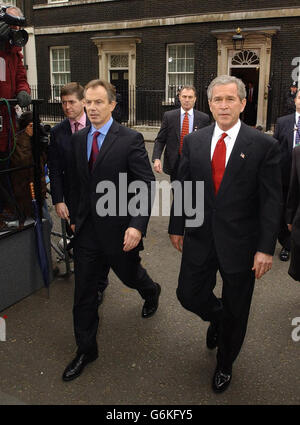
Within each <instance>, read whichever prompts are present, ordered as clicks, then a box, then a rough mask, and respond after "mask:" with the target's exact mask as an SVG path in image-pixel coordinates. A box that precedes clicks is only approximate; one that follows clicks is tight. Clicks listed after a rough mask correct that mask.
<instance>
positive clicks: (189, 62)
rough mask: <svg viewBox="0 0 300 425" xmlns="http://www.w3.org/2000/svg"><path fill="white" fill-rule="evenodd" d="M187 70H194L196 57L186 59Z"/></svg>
mask: <svg viewBox="0 0 300 425" xmlns="http://www.w3.org/2000/svg"><path fill="white" fill-rule="evenodd" d="M186 71H187V72H194V59H187V60H186Z"/></svg>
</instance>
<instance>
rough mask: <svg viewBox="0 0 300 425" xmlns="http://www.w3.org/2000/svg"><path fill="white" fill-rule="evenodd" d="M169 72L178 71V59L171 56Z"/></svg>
mask: <svg viewBox="0 0 300 425" xmlns="http://www.w3.org/2000/svg"><path fill="white" fill-rule="evenodd" d="M168 64H169V72H176V60H174V59H172V58H169V62H168Z"/></svg>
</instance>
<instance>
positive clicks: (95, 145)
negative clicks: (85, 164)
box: [89, 131, 100, 172]
mask: <svg viewBox="0 0 300 425" xmlns="http://www.w3.org/2000/svg"><path fill="white" fill-rule="evenodd" d="M99 134H100V132H99V131H95V133H94V135H93V143H92V150H91V155H90V159H89V170H90V172H91V171H92V169H93V166H94V164H95V162H96V159H97V155H98V153H99V148H98V141H97V137H98V136H99Z"/></svg>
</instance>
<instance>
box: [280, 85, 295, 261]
mask: <svg viewBox="0 0 300 425" xmlns="http://www.w3.org/2000/svg"><path fill="white" fill-rule="evenodd" d="M295 105H296V111H295V112H293V113H292V114H289V115H284V116H283V117H280V118H278V120H277V123H276V127H275V133H274V138H275V139H277V140H278V141H279V143H280V148H281V172H282V192H283V193H282V194H283V209H282V220H281V225H280V230H279V234H278V241H279V243H280V244H281V245H282V249H281V252H280V255H279V258H280V260H281V261H288V260H289V258H290V249H291V236H290V232H289V230H288V228H287V225H286V221H285V210H286V200H287V195H288V190H289V183H290V176H291V166H292V152H293V148H294V147H295V146H296V145H298V144H300V90H299V89H298V91H297V94H296V97H295Z"/></svg>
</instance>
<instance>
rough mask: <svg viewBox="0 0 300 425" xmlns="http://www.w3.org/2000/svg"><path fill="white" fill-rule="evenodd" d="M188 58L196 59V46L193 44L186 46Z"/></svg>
mask: <svg viewBox="0 0 300 425" xmlns="http://www.w3.org/2000/svg"><path fill="white" fill-rule="evenodd" d="M186 57H187V58H193V57H194V46H193V45H192V44H188V45H187V46H186Z"/></svg>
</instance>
